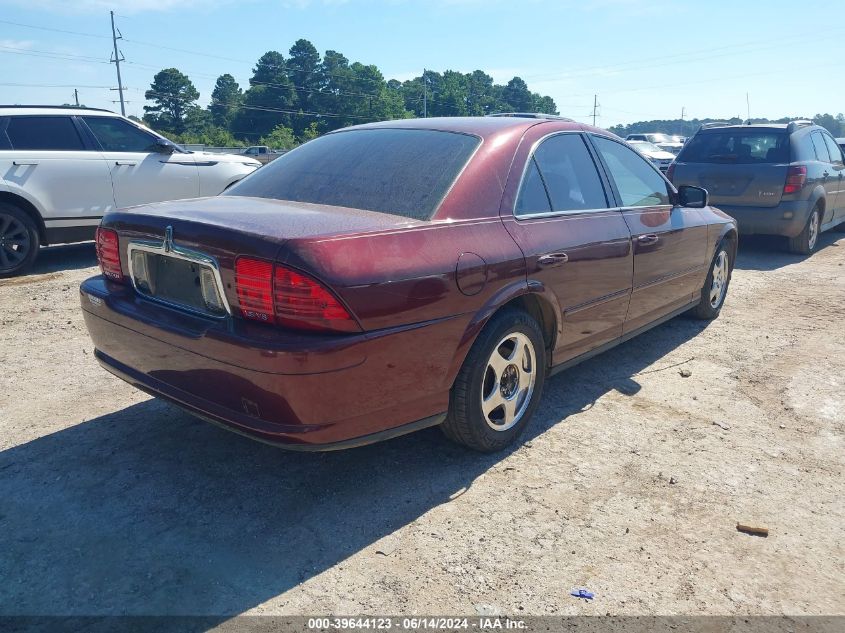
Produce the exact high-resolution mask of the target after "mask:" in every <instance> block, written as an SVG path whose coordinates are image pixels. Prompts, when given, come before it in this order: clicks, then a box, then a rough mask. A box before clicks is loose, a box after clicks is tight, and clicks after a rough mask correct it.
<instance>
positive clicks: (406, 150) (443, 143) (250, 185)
mask: <svg viewBox="0 0 845 633" xmlns="http://www.w3.org/2000/svg"><path fill="white" fill-rule="evenodd" d="M480 142H481V141H480V139H478V138H477V137H475V136H469V135H466V134H457V133H452V132H441V131H435V130H409V129H369V130H349V131H346V132H336V133H334V134H326V135H325V136H321V137H320V138H318V139H315V140H313V141H311V142H309V143H306V144H305V145H302V146H301V147H299V148H297V149H295V150H294V151H292V152H288V153H287V154H284V155H283V156H281V157H279V158H277V159H276V160H274V161H273V162H271V163H270V164H269V165H268V166H266V167H262V168H261V169H259V170H258V171H256V172H255V173H254V174H252V175H250V176H248V177H247V178H245V179H244V180H242V181H241V182H239V183H238V184H236V185H235V186H234V187H232V188H230V189H229V190H228V191H227V192H226V194H224V195H234V196H255V197H259V198H274V199H277V200H291V201H295V202H310V203H314V204H328V205H335V206H341V207H351V208H354V209H366V210H368V211H379V212H382V213H390V214H392V215H400V216H404V217H407V218H413V219H417V220H428V219H430V218H431V216H432V215H434V212H435V211H436V210H437V207H438V206H439V205H440V202H441V200H442V199H443V197H444V196H445V195H446V192H447V191H448V190H449V187H451V185H452V183H453V182H454V181H455V179H456V178H457V176H458V174H459V173H460V172H461V170H462V169H463V167H464V165H466V163H467V161H468V160H469V158H470V156H472V153H473V152H474V151H475V149H476V148H477V147H478V145H479V143H480Z"/></svg>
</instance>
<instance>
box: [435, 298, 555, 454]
mask: <svg viewBox="0 0 845 633" xmlns="http://www.w3.org/2000/svg"><path fill="white" fill-rule="evenodd" d="M545 379H546V348H545V343H544V341H543V334H542V332H541V331H540V327H539V325H538V324H537V322H536V321H535V320H534V319H533V318H531V316H529V315H528V314H527V313H525V312H523V311H522V310H517V309H515V308H506V309H504V310H502V311H501V312H499V313H498V314H496V315H495V316H494V317H493V318H492V319H491V320H490V322H489V323H488V324H487V325H486V326H485V328H484V329H483V330H482V331H481V334H479V335H478V338H477V339H476V341H475V343H473V345H472V348H471V349H470V351H469V354H467V357H466V359H465V360H464V364H463V365H462V366H461V370H460V371H459V372H458V376H457V378H456V379H455V384H454V385H453V386H452V390H451V393H450V398H449V413H448V416H447V417H446V421H445V422H444V423H443V424H442V425H441V428H442V429H443V432H444V433H445V434H446V437H448V438H449V439H451V440H452V441H454V442H457V443H459V444H463V445H464V446H467V447H469V448H471V449H473V450H476V451H481V452H484V453H492V452H495V451H499V450H502V449H503V448H506V447H507V446H508V445H510V444H512V443H513V442H515V441H516V440H517V439H518V438H519V436H520V435H521V434H522V433H523V431H525V428H526V427H527V426H528V423H529V422H530V420H531V417H532V416H533V415H534V411H535V410H536V409H537V405H538V404H539V403H540V397H541V395H542V392H543V382H544V381H545Z"/></svg>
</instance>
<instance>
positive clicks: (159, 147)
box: [155, 138, 176, 154]
mask: <svg viewBox="0 0 845 633" xmlns="http://www.w3.org/2000/svg"><path fill="white" fill-rule="evenodd" d="M155 151H156V152H158V153H159V154H172V153H173V152H175V151H176V146H175V145H174V144H173V143H172V142H170V141H168V140H167V139H166V138H157V139H156V142H155Z"/></svg>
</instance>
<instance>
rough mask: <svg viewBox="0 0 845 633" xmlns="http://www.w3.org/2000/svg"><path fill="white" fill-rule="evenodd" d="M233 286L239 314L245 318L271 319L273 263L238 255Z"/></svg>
mask: <svg viewBox="0 0 845 633" xmlns="http://www.w3.org/2000/svg"><path fill="white" fill-rule="evenodd" d="M235 286H236V287H237V290H238V303H240V308H241V315H242V316H243V317H244V318H245V319H252V320H254V321H272V320H273V264H271V263H270V262H265V261H261V260H259V259H248V258H246V257H238V259H237V260H236V261H235Z"/></svg>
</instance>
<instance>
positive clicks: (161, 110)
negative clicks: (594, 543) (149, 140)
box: [144, 68, 200, 134]
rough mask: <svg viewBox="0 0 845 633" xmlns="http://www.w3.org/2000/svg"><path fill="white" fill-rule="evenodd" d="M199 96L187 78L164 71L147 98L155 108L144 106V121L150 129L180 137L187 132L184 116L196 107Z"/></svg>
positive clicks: (158, 75) (157, 74) (175, 70)
mask: <svg viewBox="0 0 845 633" xmlns="http://www.w3.org/2000/svg"><path fill="white" fill-rule="evenodd" d="M199 96H200V93H199V92H197V89H196V88H195V87H194V84H193V83H192V82H191V80H190V79H188V76H187V75H184V74H182V73H181V72H179V71H178V70H177V69H175V68H165V69H163V70H161V71H159V72H158V73H156V75H155V77H153V82H152V83H151V84H150V89H149V90H147V91H146V92H145V93H144V97H145V98H146V99H147V100H149V101H152V102H153V103H154V104H155V105H152V106H144V112H145V113H146V114H145V115H144V120H145V121H147V122H148V123H149V124H150V125H151V126H153V127H157V128H158V129H161V130H165V131H167V132H175V133H177V134H179V133H182V132H184V131H185V115H186V114H187V113H188V111H189V110H190V109H191V108H192V107H194V104H195V102H196V100H197V99H199Z"/></svg>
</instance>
